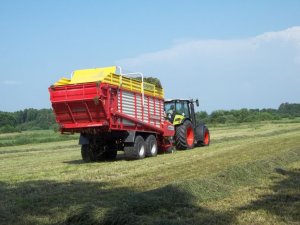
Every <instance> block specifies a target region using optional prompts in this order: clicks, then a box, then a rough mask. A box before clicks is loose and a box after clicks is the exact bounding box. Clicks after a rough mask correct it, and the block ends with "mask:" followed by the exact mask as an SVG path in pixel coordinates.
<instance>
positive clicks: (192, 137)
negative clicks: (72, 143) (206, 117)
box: [165, 99, 210, 150]
mask: <svg viewBox="0 0 300 225" xmlns="http://www.w3.org/2000/svg"><path fill="white" fill-rule="evenodd" d="M194 103H196V106H197V107H198V106H199V101H198V99H197V100H195V101H194V100H193V99H191V100H188V99H172V100H166V101H165V112H166V118H167V119H168V120H169V121H170V122H171V123H173V125H174V126H175V131H176V132H175V144H176V149H180V150H185V149H191V148H194V147H195V146H208V145H209V143H210V134H209V130H208V128H207V127H206V126H205V124H204V123H197V121H196V116H195V108H194Z"/></svg>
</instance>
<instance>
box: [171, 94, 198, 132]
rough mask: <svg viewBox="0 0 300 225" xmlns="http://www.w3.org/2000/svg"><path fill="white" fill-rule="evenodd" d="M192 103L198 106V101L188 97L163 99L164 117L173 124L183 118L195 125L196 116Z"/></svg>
mask: <svg viewBox="0 0 300 225" xmlns="http://www.w3.org/2000/svg"><path fill="white" fill-rule="evenodd" d="M194 103H196V106H197V107H198V106H199V101H198V99H197V100H195V101H194V100H193V99H191V100H188V99H172V100H166V101H165V112H166V119H167V120H169V121H170V122H171V123H172V124H173V125H174V126H176V125H179V124H181V123H182V121H183V120H184V119H189V120H191V122H192V123H193V125H194V126H196V116H195V109H194Z"/></svg>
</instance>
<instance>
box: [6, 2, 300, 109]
mask: <svg viewBox="0 0 300 225" xmlns="http://www.w3.org/2000/svg"><path fill="white" fill-rule="evenodd" d="M299 11H300V1H296V0H294V1H293V0H286V1H279V0H273V1H271V0H269V1H268V0H265V1H264V0H260V1H259V0H253V1H237V0H236V1H233V0H231V1H164V0H161V1H158V0H157V1H155V0H153V1H133V0H132V1H121V0H120V1H89V0H86V1H67V0H64V1H62V0H61V1H58V0H57V1H55V0H52V1H37V0H36V1H33V0H31V1H30V0H27V1H14V0H11V1H1V5H0V31H1V35H0V110H2V111H15V110H20V109H24V108H29V107H33V108H50V101H49V95H48V90H47V88H48V87H49V86H50V85H51V84H52V83H54V82H55V81H57V80H58V79H59V78H60V77H62V76H69V74H71V72H72V71H73V70H76V69H83V68H94V67H104V66H111V65H116V64H117V65H120V66H122V67H124V68H127V70H129V71H133V72H135V71H141V72H143V73H144V74H146V75H147V74H148V75H154V76H157V77H158V78H160V79H161V81H162V83H163V86H164V88H165V94H166V97H167V98H178V97H184V98H189V97H194V98H195V97H198V98H199V100H200V103H201V106H200V107H201V108H200V109H201V110H206V111H209V112H211V111H212V110H217V109H232V108H243V107H247V108H268V107H271V108H277V107H278V105H279V104H280V103H282V102H298V103H299V102H300V88H299V87H300V16H299Z"/></svg>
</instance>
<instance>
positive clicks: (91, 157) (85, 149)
mask: <svg viewBox="0 0 300 225" xmlns="http://www.w3.org/2000/svg"><path fill="white" fill-rule="evenodd" d="M97 155H98V154H97V145H95V144H86V145H82V146H81V156H82V159H83V161H85V162H95V161H97Z"/></svg>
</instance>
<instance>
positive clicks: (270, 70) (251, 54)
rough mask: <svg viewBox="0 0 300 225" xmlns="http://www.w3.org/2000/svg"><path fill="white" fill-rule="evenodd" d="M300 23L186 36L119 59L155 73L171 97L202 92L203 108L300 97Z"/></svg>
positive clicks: (254, 104)
mask: <svg viewBox="0 0 300 225" xmlns="http://www.w3.org/2000/svg"><path fill="white" fill-rule="evenodd" d="M299 59H300V27H292V28H289V29H286V30H282V31H277V32H267V33H264V34H261V35H258V36H255V37H250V38H246V39H236V40H202V39H200V40H195V39H193V40H187V41H180V42H175V44H174V45H173V46H171V47H170V48H167V49H163V50H161V51H157V52H150V53H145V54H141V55H139V56H136V57H133V58H128V59H122V60H119V61H118V62H117V64H119V65H122V66H124V67H125V68H127V69H129V70H132V71H143V72H144V73H145V74H150V75H153V74H154V75H156V76H157V77H159V78H160V79H161V81H162V83H163V85H164V88H165V93H166V97H168V98H170V97H171V98H173V97H174V98H175V97H199V98H200V100H202V102H203V107H204V109H206V110H208V111H210V110H214V109H218V108H239V107H260V108H261V107H277V106H278V105H279V104H280V103H281V102H283V101H288V102H293V101H294V102H295V101H298V102H300V88H299V87H300V83H299V77H300V63H299Z"/></svg>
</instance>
